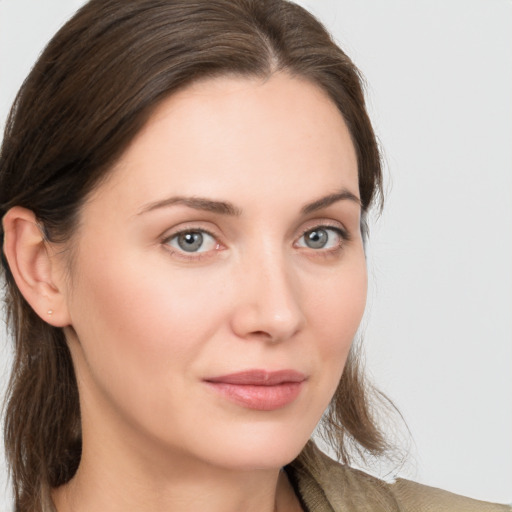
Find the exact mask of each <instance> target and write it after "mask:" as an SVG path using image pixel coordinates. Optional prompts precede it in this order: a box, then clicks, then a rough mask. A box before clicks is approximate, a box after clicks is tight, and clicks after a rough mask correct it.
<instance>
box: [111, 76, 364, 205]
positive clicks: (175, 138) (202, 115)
mask: <svg viewBox="0 0 512 512" xmlns="http://www.w3.org/2000/svg"><path fill="white" fill-rule="evenodd" d="M105 185H106V188H107V189H109V188H110V189H112V187H114V188H116V189H117V192H118V193H121V192H122V193H123V194H127V195H128V196H135V195H139V196H140V195H144V193H147V195H151V196H158V195H159V194H162V195H166V194H171V193H172V194H184V195H198V196H210V195H212V194H213V195H217V196H219V197H222V196H223V195H225V194H233V193H234V194H235V195H237V196H238V197H239V198H240V200H242V199H243V198H244V194H243V193H242V192H247V189H248V188H249V189H250V191H251V192H252V195H257V194H258V193H259V194H262V195H264V194H265V193H268V192H269V191H270V190H273V191H276V192H277V191H281V192H284V193H287V194H289V195H290V194H291V195H293V194H294V193H295V192H298V190H299V189H300V190H308V189H309V190H310V192H311V196H314V195H315V194H316V195H322V194H324V193H325V192H326V191H327V192H329V191H332V192H334V191H337V190H339V189H340V188H342V187H346V186H350V187H351V188H352V192H353V193H355V194H357V192H358V184H357V158H356V155H355V151H354V147H353V144H352V142H351V138H350V134H349V132H348V129H347V127H346V124H345V122H344V120H343V117H342V116H341V114H340V112H339V111H338V109H337V107H336V106H335V104H334V103H333V102H332V101H331V100H330V98H329V97H328V96H327V94H326V93H325V92H324V91H323V90H322V89H320V88H319V87H318V86H316V85H314V84H312V83H311V82H309V81H307V80H304V79H300V78H296V77H291V76H290V75H288V74H286V73H277V74H275V75H272V76H271V77H270V78H268V79H265V80H263V79H261V78H247V77H244V78H240V77H232V76H231V77H229V76H228V77H217V78H212V79H208V80H202V81H200V82H197V83H194V84H192V85H191V86H188V87H187V88H185V89H183V90H181V91H179V92H177V93H175V94H173V95H171V96H170V97H168V98H167V99H165V100H164V101H163V102H162V103H161V104H160V105H159V106H158V108H157V109H156V110H155V112H154V113H153V114H152V116H151V117H150V119H149V121H148V122H147V124H146V125H145V126H144V128H143V129H142V130H141V131H140V133H139V134H138V135H137V136H136V137H135V139H134V140H133V141H132V143H131V144H130V146H129V147H128V148H127V150H126V151H125V152H124V154H123V155H122V156H121V158H120V160H119V161H118V163H117V164H116V166H115V168H114V169H113V172H112V173H111V177H110V179H109V180H108V183H107V184H105ZM316 188H318V190H315V189H316ZM124 199H127V198H126V197H125V198H124ZM133 199H135V198H133ZM154 199H158V198H157V197H155V198H154Z"/></svg>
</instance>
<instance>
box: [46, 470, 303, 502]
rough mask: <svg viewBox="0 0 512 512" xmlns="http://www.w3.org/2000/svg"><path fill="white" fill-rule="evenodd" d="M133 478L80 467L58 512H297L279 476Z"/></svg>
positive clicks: (60, 493) (59, 493) (57, 497)
mask: <svg viewBox="0 0 512 512" xmlns="http://www.w3.org/2000/svg"><path fill="white" fill-rule="evenodd" d="M134 476H135V475H133V474H131V475H130V474H127V473H126V472H125V473H123V474H122V475H120V474H117V475H115V477H114V478H113V477H112V475H111V474H110V475H106V474H104V472H103V471H97V470H96V465H95V471H94V473H91V472H90V471H89V470H88V469H87V468H86V467H85V464H84V466H81V467H80V469H79V471H78V472H77V474H76V475H75V477H74V478H73V480H71V482H69V483H68V484H66V485H64V486H62V487H60V488H59V489H56V490H55V492H54V496H53V498H54V501H55V505H56V507H57V510H58V512H88V511H91V510H101V511H102V512H121V511H122V512H132V511H133V512H135V511H136V512H146V511H148V512H149V511H154V510H160V511H172V512H189V511H190V512H191V511H197V510H204V511H208V512H239V511H240V510H244V511H245V512H291V511H296V510H301V509H300V507H299V505H298V501H297V498H296V496H295V494H294V492H293V489H292V488H291V485H290V483H289V482H288V479H287V477H286V473H285V472H284V471H279V472H277V473H269V472H257V473H255V472H243V473H242V472H237V473H236V474H233V475H230V476H228V475H226V474H219V473H218V472H214V471H212V472H211V474H210V476H207V475H206V474H205V472H203V474H202V476H201V477H199V478H198V475H197V474H195V475H184V474H182V475H180V476H179V478H178V477H176V478H174V479H165V482H164V481H162V480H160V481H158V480H152V479H150V478H145V479H144V480H145V481H141V479H140V478H139V477H135V478H134Z"/></svg>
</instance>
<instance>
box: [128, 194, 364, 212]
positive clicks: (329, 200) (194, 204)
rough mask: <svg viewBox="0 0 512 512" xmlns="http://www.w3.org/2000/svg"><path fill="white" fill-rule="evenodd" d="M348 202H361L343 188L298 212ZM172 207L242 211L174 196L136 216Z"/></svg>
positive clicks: (223, 202) (218, 202)
mask: <svg viewBox="0 0 512 512" xmlns="http://www.w3.org/2000/svg"><path fill="white" fill-rule="evenodd" d="M344 200H348V201H351V202H355V203H356V204H357V205H359V206H361V200H360V199H359V197H357V195H355V194H354V193H352V192H350V190H348V189H346V188H344V189H342V190H341V191H340V192H336V193H334V194H328V195H327V196H324V197H321V198H319V199H316V200H315V201H312V202H311V203H308V204H306V205H304V206H303V207H302V208H301V210H300V212H301V214H303V215H307V214H310V213H313V212H315V211H317V210H321V209H323V208H327V207H328V206H331V205H332V204H334V203H337V202H338V201H344ZM173 205H183V206H187V207H189V208H193V209H195V210H204V211H210V212H213V213H218V214H221V215H229V216H235V217H239V216H240V215H241V214H242V210H241V209H240V208H238V207H237V206H235V205H234V204H232V203H229V202H227V201H217V200H213V199H208V198H205V197H196V196H190V197H187V196H174V197H169V198H167V199H163V200H160V201H155V202H153V203H149V204H148V205H146V206H144V207H143V208H142V209H141V210H140V211H139V213H138V215H142V214H143V213H146V212H150V211H153V210H157V209H160V208H166V207H170V206H173Z"/></svg>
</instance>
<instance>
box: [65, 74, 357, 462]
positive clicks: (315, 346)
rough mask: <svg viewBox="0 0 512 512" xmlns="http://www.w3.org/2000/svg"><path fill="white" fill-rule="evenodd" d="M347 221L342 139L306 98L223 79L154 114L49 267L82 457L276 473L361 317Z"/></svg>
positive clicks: (325, 113)
mask: <svg viewBox="0 0 512 512" xmlns="http://www.w3.org/2000/svg"><path fill="white" fill-rule="evenodd" d="M360 210H361V209H360V204H359V201H358V177H357V162H356V156H355V151H354V147H353V144H352V142H351V139H350V135H349V132H348V130H347V127H346V126H345V123H344V121H343V119H342V117H341V115H340V114H339V112H338V110H337V109H336V107H335V106H334V104H333V103H332V102H331V101H330V100H329V99H328V97H327V96H326V95H325V93H324V92H322V91H321V90H320V89H319V88H317V87H316V86H314V85H311V84H310V83H309V82H306V81H303V80H299V79H297V78H291V77H290V76H288V75H286V74H283V73H278V74H275V75H273V76H272V77H271V78H270V79H269V80H267V81H262V80H257V79H248V78H233V77H223V78H216V79H210V80H207V81H203V82H200V83H197V84H195V85H193V86H191V87H188V88H187V89H185V90H183V91H181V92H179V93H177V94H175V95H173V96H171V97H170V98H169V99H167V100H166V101H164V102H163V104H161V106H160V107H159V108H158V109H157V110H156V112H155V113H154V114H153V116H152V117H151V119H150V120H149V122H148V124H147V125H146V127H145V128H144V129H143V130H142V131H141V133H140V134H139V135H138V136H137V137H136V139H135V140H134V141H133V143H132V144H131V145H130V146H129V148H128V149H127V151H126V152H125V153H124V155H123V156H122V158H121V159H120V161H119V162H118V164H117V165H116V166H115V169H114V170H113V171H112V173H111V175H110V176H109V178H108V180H107V181H105V182H103V183H102V184H101V185H100V186H99V187H98V188H97V189H96V190H95V191H94V193H93V194H92V195H91V197H90V198H89V201H88V202H87V203H86V204H85V205H84V207H83V209H82V212H81V219H80V224H79V228H78V230H77V232H76V234H75V235H74V239H73V240H72V244H73V246H74V247H73V251H72V252H73V257H72V259H71V258H70V260H69V261H68V262H67V263H68V265H70V270H69V272H70V276H68V278H67V279H66V280H65V283H66V285H65V286H66V287H67V288H66V291H65V293H66V301H67V308H68V312H69V315H70V318H71V325H70V327H67V328H66V335H67V338H68V341H69V343H70V348H71V351H72V356H73V360H74V364H75V367H76V372H77V379H78V383H79V390H80V396H81V407H82V421H83V435H84V455H86V454H87V450H88V447H90V446H92V445H94V444H95V443H99V441H98V440H101V443H102V446H103V447H109V448H108V449H112V450H115V449H116V447H117V448H119V449H124V450H125V451H126V450H127V449H129V451H130V450H131V452H132V453H134V454H136V456H137V457H141V458H148V459H152V460H155V457H162V461H163V460H169V457H174V458H176V457H179V458H181V459H182V461H188V462H191V461H194V462H196V463H201V464H205V463H206V464H208V465H214V466H222V467H230V468H238V469H242V468H246V469H250V468H270V467H279V466H281V465H283V464H285V463H287V462H289V461H290V460H292V459H293V458H294V457H295V456H296V455H297V454H298V452H299V451H300V450H301V448H302V447H303V445H304V444H305V443H306V441H307V440H308V438H309V436H310V435H311V433H312V431H313V430H314V428H315V425H316V424H317V422H318V421H319V419H320V417H321V416H322V413H323V412H324V410H325V408H326V407H327V405H328V403H329V401H330V399H331V397H332V395H333V393H334V391H335V389H336V386H337V384H338V381H339V379H340V376H341V373H342V371H343V367H344V364H345V361H346V358H347V354H348V351H349V348H350V345H351V342H352V339H353V337H354V334H355V332H356V330H357V327H358V325H359V322H360V319H361V316H362V314H363V309H364V305H365V297H366V266H365V257H364V252H363V245H362V240H361V233H360ZM172 460H175V459H172Z"/></svg>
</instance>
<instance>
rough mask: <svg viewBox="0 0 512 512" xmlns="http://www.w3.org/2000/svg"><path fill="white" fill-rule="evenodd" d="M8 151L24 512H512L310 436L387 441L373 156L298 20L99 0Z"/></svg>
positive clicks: (319, 42) (48, 70)
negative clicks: (369, 221)
mask: <svg viewBox="0 0 512 512" xmlns="http://www.w3.org/2000/svg"><path fill="white" fill-rule="evenodd" d="M0 162H1V163H0V172H1V175H0V191H1V192H0V194H1V195H0V204H1V208H2V209H1V215H2V217H3V228H2V237H3V244H4V252H3V260H2V261H3V263H4V269H5V276H6V281H7V284H8V294H9V296H8V307H9V313H10V318H11V322H12V328H13V334H14V336H15V342H16V360H15V365H14V369H13V374H12V380H11V388H10V395H9V403H8V407H7V413H6V446H7V455H8V458H9V461H10V464H11V467H12V474H13V483H14V491H15V501H16V504H15V508H16V510H19V511H25V510H27V511H28V510H45V511H46V510H57V511H58V512H66V511H71V510H73V511H77V512H79V511H82V510H104V511H110V510H118V509H122V510H139V511H143V510H212V511H215V510H223V511H230V510H244V511H252V510H258V511H266V510H268V511H271V510H279V511H284V510H286V511H294V510H319V511H321V510H345V509H349V510H429V507H430V509H432V507H434V508H433V509H435V510H443V509H444V510H462V509H464V510H465V509H467V510H471V509H474V510H509V509H508V508H507V507H501V506H497V505H496V506H495V505H487V504H484V503H481V502H474V501H472V500H467V499H465V498H459V497H455V496H453V495H448V494H443V493H442V492H440V491H436V490H429V489H427V488H423V487H421V486H416V485H415V484H412V483H410V482H405V481H398V482H397V483H396V484H394V485H387V484H384V483H383V482H381V481H379V480H377V479H374V478H371V477H369V476H367V475H365V474H363V473H360V472H357V471H355V470H352V469H350V468H349V467H348V466H341V465H338V464H337V463H335V462H333V461H331V460H330V459H327V458H326V457H325V456H324V455H322V454H321V453H320V452H319V451H318V450H317V449H316V448H315V446H314V445H313V444H311V443H309V442H308V439H309V438H310V436H311V434H312V432H313V430H314V428H315V426H316V424H317V423H318V422H319V421H320V419H321V418H322V416H323V414H324V411H325V410H326V409H327V410H328V412H327V414H326V415H325V417H324V418H323V424H324V429H325V431H326V434H327V436H328V437H329V438H330V439H331V441H332V444H333V446H334V447H335V448H336V449H337V451H338V453H339V455H340V458H341V459H342V460H343V461H344V462H349V460H350V450H349V448H350V447H351V446H354V447H355V449H356V450H359V451H362V452H367V453H368V454H370V455H374V456H377V455H382V454H383V453H385V451H386V449H387V448H388V447H387V444H386V441H385V439H384V437H383V435H382V433H381V432H380V430H379V428H378V427H377V425H376V424H375V422H374V419H373V416H372V414H371V410H372V406H371V404H369V397H368V393H367V386H366V385H365V384H364V382H363V380H362V376H361V375H360V372H359V371H358V368H357V359H356V357H355V355H354V354H353V353H351V351H350V347H351V342H352V339H353V337H354V335H355V332H356V330H357V327H358V325H359V322H360V320H361V316H362V313H363V310H364V304H365V296H366V266H365V256H364V247H363V241H364V236H365V218H366V215H367V213H368V211H369V209H370V208H371V206H372V205H373V204H374V203H375V202H377V201H378V199H379V197H380V192H381V171H380V162H379V153H378V149H377V145H376V142H375V137H374V134H373V130H372V128H371V125H370V122H369V120H368V117H367V114H366V111H365V106H364V98H363V94H362V90H361V85H360V81H359V78H358V73H357V70H356V68H355V67H354V66H353V64H352V63H351V61H350V60H349V59H348V58H347V57H346V55H345V54H344V53H343V52H342V51H341V50H340V49H339V48H338V47H336V46H335V45H334V43H332V41H331V40H330V39H329V36H328V35H327V34H326V33H325V31H324V30H323V28H322V27H321V26H320V25H319V24H318V22H316V20H314V19H313V18H312V17H311V16H310V15H308V14H307V13H306V12H305V11H304V10H303V9H301V8H299V7H297V6H295V5H293V4H289V3H287V2H282V1H262V0H258V1H255V0H237V1H227V0H214V1H211V0H210V1H206V0H203V1H198V2H195V1H194V2H191V1H185V0H183V1H174V2H169V1H163V0H162V1H158V0H137V1H136V0H128V1H127V0H92V1H91V2H89V3H88V4H86V5H85V6H84V8H83V9H81V10H80V11H79V12H78V13H77V15H76V16H75V17H74V18H73V19H72V20H71V21H70V22H69V23H67V24H66V26H65V27H64V28H63V29H62V30H61V31H60V32H59V33H58V34H57V35H56V36H55V38H54V39H53V41H52V42H51V43H50V45H49V46H48V48H47V50H46V51H45V52H44V54H43V55H42V56H41V58H40V59H39V61H38V63H37V65H36V66H35V68H34V70H33V71H32V73H31V74H30V76H29V78H28V80H27V82H26V83H25V84H24V86H23V88H22V90H21V92H20V95H19V96H18V98H17V101H16V104H15V108H14V109H13V111H12V115H11V118H10V120H9V123H8V127H7V131H6V136H5V138H4V143H3V147H2V156H1V161H0Z"/></svg>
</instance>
